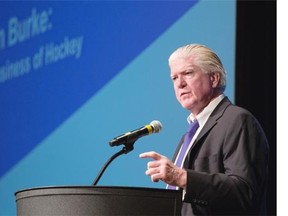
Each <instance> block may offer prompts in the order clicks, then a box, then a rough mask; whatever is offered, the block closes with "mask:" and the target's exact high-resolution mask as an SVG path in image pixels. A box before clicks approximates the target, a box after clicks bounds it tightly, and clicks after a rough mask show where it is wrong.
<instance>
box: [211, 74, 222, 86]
mask: <svg viewBox="0 0 288 216" xmlns="http://www.w3.org/2000/svg"><path fill="white" fill-rule="evenodd" d="M210 80H211V84H212V87H213V88H216V87H218V84H219V82H220V74H219V73H218V72H212V73H210Z"/></svg>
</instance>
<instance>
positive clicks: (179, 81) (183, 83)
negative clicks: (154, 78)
mask: <svg viewBox="0 0 288 216" xmlns="http://www.w3.org/2000/svg"><path fill="white" fill-rule="evenodd" d="M186 84H187V83H186V80H185V79H184V77H183V76H179V77H178V79H177V87H178V88H183V87H185V86H186Z"/></svg>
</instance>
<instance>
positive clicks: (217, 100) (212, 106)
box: [187, 94, 225, 126]
mask: <svg viewBox="0 0 288 216" xmlns="http://www.w3.org/2000/svg"><path fill="white" fill-rule="evenodd" d="M224 97H225V95H224V94H221V95H219V96H218V97H216V98H215V99H213V100H212V101H210V103H209V104H208V105H207V106H206V107H205V108H204V109H203V110H202V111H201V112H200V113H199V114H198V115H197V116H196V117H194V116H193V114H192V113H191V114H190V115H189V116H188V117H187V121H188V123H189V124H190V123H191V122H193V121H194V120H195V118H196V119H197V120H198V122H199V125H200V126H201V125H204V124H205V123H206V121H207V119H208V117H209V116H210V114H211V113H212V112H213V110H214V109H215V108H216V107H217V105H218V104H219V103H220V102H221V101H222V100H223V98H224Z"/></svg>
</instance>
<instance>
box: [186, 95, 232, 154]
mask: <svg viewBox="0 0 288 216" xmlns="http://www.w3.org/2000/svg"><path fill="white" fill-rule="evenodd" d="M229 105H231V102H230V100H229V99H228V98H227V97H225V98H224V99H223V100H222V101H221V102H220V103H219V104H218V106H217V107H216V108H215V109H214V111H213V112H212V113H211V115H210V117H209V118H208V120H207V122H206V124H205V125H204V127H203V128H202V130H201V131H200V133H199V135H198V136H197V138H196V140H195V141H194V144H193V146H192V148H191V149H190V151H192V150H193V149H194V148H195V147H196V146H197V144H198V143H199V140H201V138H202V137H203V136H204V135H205V134H206V133H208V132H209V131H210V130H211V129H212V128H213V127H214V126H215V125H216V124H217V121H218V119H219V118H221V117H222V115H223V113H224V112H225V110H226V108H227V107H228V106H229Z"/></svg>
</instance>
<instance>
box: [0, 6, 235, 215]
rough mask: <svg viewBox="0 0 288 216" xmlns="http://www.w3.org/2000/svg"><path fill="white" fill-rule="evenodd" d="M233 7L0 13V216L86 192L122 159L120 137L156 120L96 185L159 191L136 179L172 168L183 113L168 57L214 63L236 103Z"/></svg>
mask: <svg viewBox="0 0 288 216" xmlns="http://www.w3.org/2000/svg"><path fill="white" fill-rule="evenodd" d="M235 11H236V4H235V1H156V2H153V1H83V2H82V1H68V2H67V1H51V2H47V1H44V2H39V1H27V2H26V1H22V2H13V1H11V2H9V1H1V2H0V16H1V19H0V215H15V213H16V205H15V197H14V192H16V191H18V190H21V189H25V188H32V187H40V186H51V185H91V184H92V182H93V180H94V178H95V177H96V175H97V174H98V172H99V171H100V169H101V167H102V166H103V164H104V163H105V162H106V160H107V159H108V158H109V157H110V156H112V155H113V154H114V153H116V152H117V151H119V150H120V149H121V148H122V147H121V146H118V147H110V146H109V144H108V142H109V141H110V140H111V139H112V138H114V137H115V136H117V135H120V134H122V133H124V132H127V131H130V130H133V129H136V128H139V127H141V126H143V125H145V124H148V123H150V122H151V121H152V120H159V121H160V122H162V124H163V130H162V131H161V132H160V133H159V134H152V135H151V136H146V137H143V138H141V139H140V140H138V141H137V142H136V144H135V150H134V151H132V152H131V153H129V154H127V155H123V156H121V157H119V158H117V159H116V160H115V161H114V162H113V163H112V164H111V165H110V166H109V167H108V169H107V170H106V172H105V173H104V175H103V177H102V179H101V180H100V182H99V184H98V185H106V186H138V187H154V188H164V187H165V184H164V183H161V182H159V183H152V182H151V181H150V178H149V177H147V176H146V175H145V170H146V163H147V161H148V160H147V159H140V158H139V154H140V153H141V152H144V151H150V150H154V151H157V152H159V153H161V154H164V155H166V156H168V157H172V154H173V152H174V150H175V147H176V145H177V143H178V140H179V138H180V137H181V135H182V133H183V131H184V130H185V128H186V126H187V122H186V117H187V115H188V112H187V111H185V110H183V109H182V107H181V106H180V105H179V104H178V102H177V101H176V99H175V96H174V92H173V87H172V82H171V80H170V76H169V68H168V61H167V59H168V57H169V55H170V54H171V52H173V51H174V50H175V49H176V48H177V47H179V46H182V45H184V44H188V43H202V44H206V45H207V46H209V47H211V48H212V49H213V50H215V51H216V52H217V53H218V54H219V56H220V57H221V58H222V60H223V63H224V65H225V68H226V71H227V74H228V76H227V77H228V86H227V89H226V92H225V93H226V95H228V96H229V97H230V99H231V100H232V101H234V56H235Z"/></svg>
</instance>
